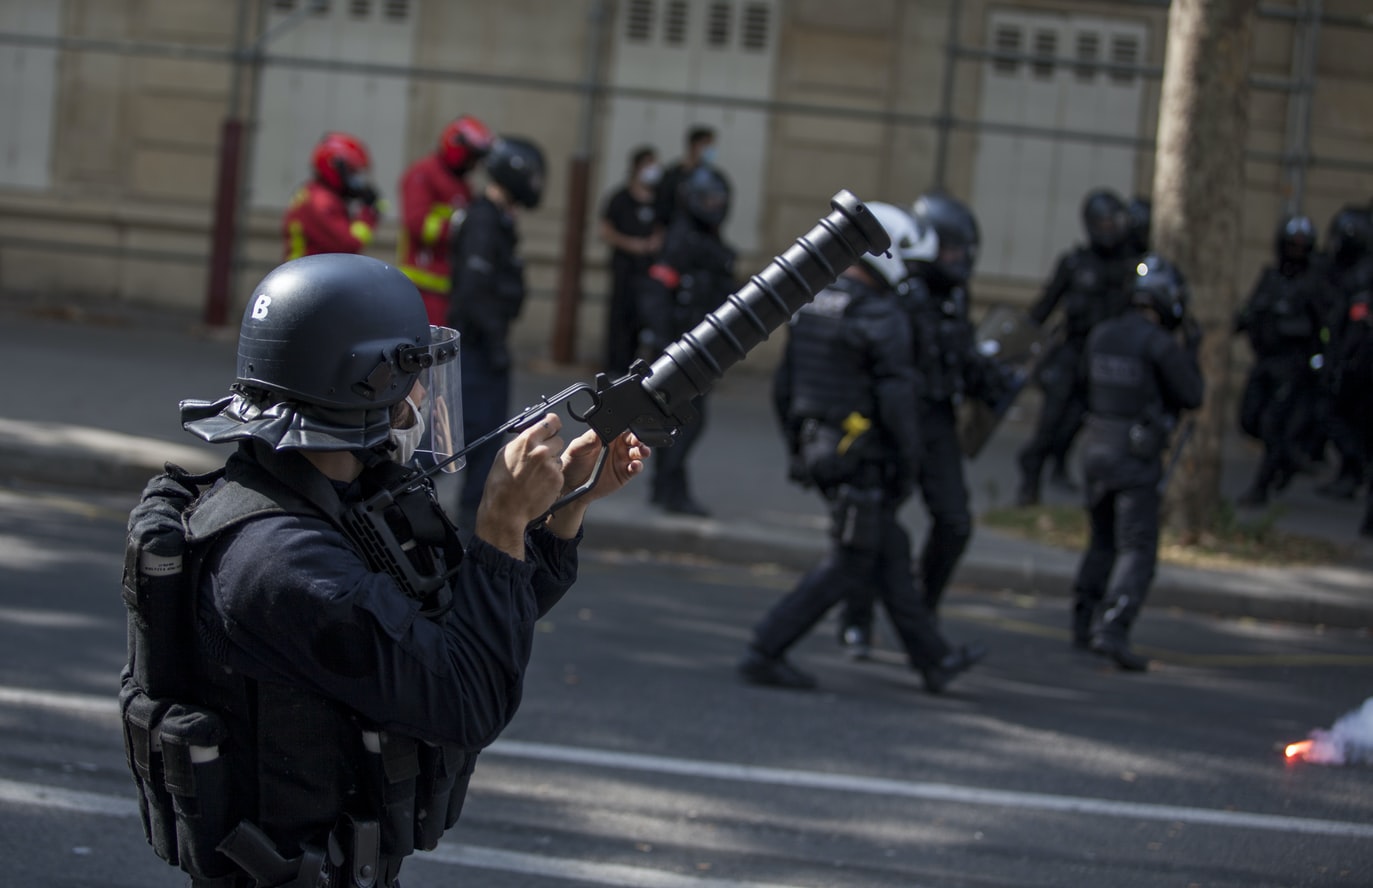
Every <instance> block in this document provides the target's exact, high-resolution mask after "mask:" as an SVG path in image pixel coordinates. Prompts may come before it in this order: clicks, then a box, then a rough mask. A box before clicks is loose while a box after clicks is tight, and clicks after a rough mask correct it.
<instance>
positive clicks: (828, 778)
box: [483, 740, 1373, 839]
mask: <svg viewBox="0 0 1373 888" xmlns="http://www.w3.org/2000/svg"><path fill="white" fill-rule="evenodd" d="M483 755H504V756H507V757H510V758H525V759H534V760H537V761H546V762H562V763H566V764H578V765H590V766H592V767H598V768H610V769H615V770H620V771H640V772H646V773H655V774H673V775H678V776H684V777H703V778H708V779H711V780H728V781H734V782H737V783H754V784H769V785H772V786H788V787H796V788H800V789H819V790H826V791H830V792H852V793H863V794H867V795H879V796H887V797H892V798H910V799H923V800H928V801H939V802H954V803H956V804H963V805H987V806H990V807H996V808H1020V809H1023V810H1030V811H1063V812H1068V813H1072V814H1094V815H1098V816H1103V817H1122V818H1128V819H1131V820H1159V821H1166V822H1169V823H1174V822H1178V821H1182V822H1184V823H1194V824H1207V825H1210V826H1226V827H1237V828H1241V829H1260V830H1271V831H1275V832H1282V833H1303V834H1306V835H1321V836H1343V837H1353V838H1370V839H1373V825H1371V824H1365V823H1351V822H1348V821H1343V820H1320V819H1317V818H1311V817H1288V816H1285V815H1281V814H1254V813H1248V812H1244V811H1222V810H1219V809H1215V808H1192V807H1187V806H1183V805H1154V804H1149V803H1147V802H1116V801H1111V800H1110V799H1093V798H1085V797H1082V796H1065V795H1055V794H1052V793H1039V792H1014V791H1010V790H1000V789H979V788H977V787H972V786H957V785H955V784H952V783H927V782H922V781H910V780H891V779H887V778H884V777H858V776H853V775H845V774H821V773H817V772H815V771H796V770H790V769H786V768H768V767H759V766H755V765H732V764H724V763H720V762H704V761H699V760H695V759H679V758H669V757H666V756H657V755H639V754H637V753H625V752H609V751H604V750H597V749H580V748H575V747H570V746H554V745H551V744H546V743H525V742H521V741H513V740H498V741H496V743H494V744H493V745H492V746H491V747H490V748H489V749H487V750H486V752H484V753H483Z"/></svg>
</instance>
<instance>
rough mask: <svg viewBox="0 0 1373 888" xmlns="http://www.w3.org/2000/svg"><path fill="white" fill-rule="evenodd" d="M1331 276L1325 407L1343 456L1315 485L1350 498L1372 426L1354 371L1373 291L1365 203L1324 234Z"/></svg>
mask: <svg viewBox="0 0 1373 888" xmlns="http://www.w3.org/2000/svg"><path fill="white" fill-rule="evenodd" d="M1326 255H1327V257H1328V263H1327V275H1328V282H1329V285H1330V288H1331V290H1332V295H1331V298H1332V309H1331V311H1330V314H1329V317H1328V324H1329V336H1328V340H1329V341H1328V345H1327V349H1326V368H1325V370H1324V376H1325V380H1326V390H1325V391H1324V393H1323V400H1322V406H1323V407H1324V411H1323V415H1324V418H1325V423H1324V426H1325V429H1326V432H1327V435H1328V437H1329V443H1331V444H1333V445H1334V448H1335V450H1336V451H1337V452H1338V453H1339V456H1340V467H1339V471H1338V473H1337V474H1336V476H1335V477H1334V478H1333V479H1331V480H1330V481H1329V482H1328V483H1326V484H1323V485H1321V486H1319V487H1317V488H1316V490H1317V492H1318V493H1322V494H1324V495H1326V496H1330V497H1334V498H1336V499H1351V498H1352V497H1353V496H1354V494H1355V493H1356V492H1357V491H1358V490H1359V488H1360V487H1361V486H1362V484H1363V482H1364V480H1365V472H1367V470H1368V456H1369V455H1368V454H1367V453H1366V448H1365V447H1364V445H1363V443H1362V439H1363V438H1364V437H1365V434H1366V429H1367V425H1368V419H1367V412H1368V410H1367V404H1368V389H1367V380H1364V379H1360V378H1359V376H1358V374H1357V373H1351V372H1350V369H1351V366H1350V362H1351V360H1352V359H1353V358H1354V357H1355V353H1356V352H1357V351H1358V348H1359V343H1358V335H1357V334H1359V333H1360V332H1361V330H1362V328H1361V327H1360V326H1359V323H1358V322H1359V320H1360V318H1359V317H1358V315H1360V313H1361V312H1363V311H1366V308H1363V307H1364V306H1367V305H1368V302H1369V297H1370V293H1373V216H1370V213H1369V210H1368V208H1366V207H1361V206H1348V207H1343V208H1341V209H1340V210H1339V211H1338V212H1337V213H1335V215H1334V216H1333V217H1332V218H1331V220H1330V226H1329V229H1328V232H1327V237H1326Z"/></svg>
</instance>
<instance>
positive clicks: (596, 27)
mask: <svg viewBox="0 0 1373 888" xmlns="http://www.w3.org/2000/svg"><path fill="white" fill-rule="evenodd" d="M1365 13H1366V3H1364V2H1361V0H1324V2H1319V0H1285V2H1282V0H1275V2H1260V3H1259V17H1258V22H1257V27H1256V31H1255V38H1254V39H1255V43H1254V65H1253V71H1252V77H1251V85H1252V89H1253V93H1252V100H1251V105H1250V107H1251V121H1250V134H1249V144H1248V146H1247V151H1248V161H1247V164H1246V170H1245V172H1246V180H1247V183H1248V185H1247V194H1246V204H1245V205H1246V218H1245V241H1246V248H1245V250H1244V251H1243V253H1242V255H1241V256H1239V257H1238V258H1237V262H1236V274H1237V275H1239V278H1238V281H1239V286H1240V288H1241V290H1244V289H1245V288H1247V287H1248V285H1249V284H1250V283H1251V282H1252V280H1253V279H1254V277H1255V276H1256V275H1257V272H1258V268H1259V266H1260V265H1261V264H1262V263H1263V262H1264V261H1266V259H1267V257H1268V250H1269V248H1270V244H1271V234H1272V231H1273V229H1274V226H1275V224H1276V222H1277V220H1278V217H1279V215H1280V214H1281V213H1283V212H1285V211H1290V210H1300V211H1302V212H1305V213H1307V214H1309V215H1311V216H1312V217H1313V218H1314V219H1315V220H1316V222H1317V225H1318V226H1319V227H1321V228H1324V225H1325V222H1326V220H1328V219H1329V218H1330V216H1331V215H1333V214H1334V212H1335V211H1336V210H1337V209H1339V208H1340V207H1341V206H1343V205H1344V204H1346V203H1359V204H1363V203H1366V202H1367V201H1368V199H1369V197H1370V195H1373V154H1371V153H1370V151H1369V150H1368V149H1369V147H1370V145H1373V117H1370V116H1369V115H1367V114H1366V113H1361V112H1362V109H1364V108H1367V107H1368V106H1369V105H1370V104H1373V56H1371V55H1370V54H1369V53H1366V52H1361V51H1360V49H1361V47H1363V46H1366V45H1367V43H1368V40H1369V38H1370V36H1373V22H1370V21H1369V20H1368V18H1367V17H1366V14H1365ZM1166 27H1167V3H1166V2H1160V0H1134V2H1129V0H1117V2H1102V0H962V2H960V0H863V2H861V3H843V4H840V3H833V2H829V0H506V2H503V3H500V4H489V3H477V2H475V0H232V2H230V0H48V2H44V3H35V2H30V0H0V78H3V80H4V82H5V84H6V89H5V90H3V91H0V113H3V115H4V119H5V120H6V121H7V125H6V127H4V128H3V131H0V295H3V296H4V297H5V298H24V299H30V300H38V301H43V302H47V303H57V304H63V303H66V302H71V301H75V302H81V303H84V304H92V303H93V304H95V305H99V304H101V303H105V302H128V303H137V304H140V305H149V306H156V307H166V308H168V309H170V310H175V311H179V312H185V313H187V314H188V315H201V314H205V313H206V307H207V301H208V300H209V298H210V294H211V292H212V290H213V289H214V286H213V285H214V279H215V277H216V274H218V275H220V277H221V278H223V277H224V273H223V270H224V269H227V272H228V276H227V279H226V282H225V283H224V297H223V298H224V299H225V300H226V302H227V304H226V305H224V306H222V307H223V309H224V311H223V312H221V318H220V320H221V321H222V320H223V318H227V323H229V324H234V323H235V322H236V320H237V317H238V314H239V313H240V312H241V310H242V303H243V300H244V299H245V298H246V296H247V293H248V291H249V290H250V289H251V287H252V285H253V283H254V282H256V280H257V279H259V278H260V277H261V276H262V274H264V273H265V272H266V271H267V270H268V269H270V268H271V267H272V266H273V265H274V264H275V263H276V262H277V261H278V260H279V257H280V249H281V247H280V236H279V233H278V230H279V219H280V213H281V209H282V208H283V207H284V205H285V202H286V200H287V199H288V198H289V196H290V194H291V192H292V190H293V189H294V188H295V187H296V186H297V185H298V184H299V183H300V182H301V181H303V180H304V179H305V177H306V175H307V172H308V158H309V152H310V147H311V146H312V145H313V143H314V141H315V140H316V139H317V138H318V137H319V135H320V134H321V133H322V132H323V131H325V130H326V129H343V130H349V131H352V132H355V133H356V134H357V135H359V136H361V137H362V138H364V139H365V140H366V141H367V142H368V143H369V145H370V146H371V148H372V151H373V155H374V168H375V169H374V173H375V178H376V181H377V183H378V185H379V187H380V188H381V190H382V191H383V196H384V197H390V198H392V199H394V197H395V192H396V181H397V178H398V176H399V174H400V171H401V170H402V169H403V168H404V166H405V165H406V164H407V163H408V162H409V161H411V160H413V159H414V158H415V157H418V156H419V155H420V154H422V153H424V152H427V151H430V150H432V149H433V147H434V143H435V140H436V138H437V134H438V132H439V130H440V129H441V127H442V126H443V124H444V123H446V122H447V121H448V120H450V119H452V118H453V117H455V116H456V115H458V114H462V113H470V114H475V115H476V116H478V117H480V118H481V119H483V120H484V121H485V122H487V123H488V125H490V126H491V127H492V128H493V129H494V130H496V131H498V132H504V133H509V134H518V135H522V136H526V137H529V138H532V139H534V140H536V141H537V142H539V143H540V144H541V145H542V146H543V147H544V150H545V152H546V155H547V158H548V160H549V164H550V170H549V180H548V186H547V189H546V193H545V200H544V203H543V205H542V206H541V207H540V208H539V209H538V210H537V211H535V212H532V213H529V214H527V215H526V216H525V217H524V219H523V220H522V223H521V225H522V230H523V232H524V240H523V245H524V250H525V253H526V256H527V258H528V261H529V267H530V278H531V285H532V288H533V291H534V299H533V300H532V305H531V307H530V310H529V311H528V312H527V314H526V317H525V318H524V319H523V320H522V322H521V327H520V330H519V332H518V336H519V338H520V340H521V341H522V342H523V343H525V348H526V350H527V351H528V352H529V353H530V354H536V353H539V352H540V351H542V350H544V349H546V348H547V346H548V342H549V337H550V336H551V335H566V336H572V337H574V338H575V341H574V343H573V350H574V352H575V354H576V355H578V356H582V357H588V356H593V355H596V354H598V353H599V351H600V344H599V331H600V329H601V324H600V309H601V304H602V301H603V295H604V292H605V275H604V265H605V258H606V249H605V247H604V246H603V245H602V244H600V243H598V242H597V241H596V240H595V238H594V235H593V232H594V220H595V218H596V215H597V212H598V209H599V204H600V201H601V200H602V198H603V197H604V195H605V194H606V193H608V192H609V190H610V189H612V188H613V187H614V186H615V185H616V184H618V182H619V181H620V180H621V179H622V177H623V176H624V173H625V168H626V165H627V157H628V154H629V152H630V151H631V150H632V149H633V148H634V147H636V146H638V145H641V144H651V145H654V146H656V147H657V148H658V151H659V153H660V155H661V156H663V158H664V159H665V160H671V159H674V158H675V157H677V156H678V155H679V154H680V153H681V151H682V149H683V144H682V143H683V136H684V134H685V131H686V129H687V128H688V127H690V126H691V125H693V124H698V123H704V124H709V125H712V126H714V127H715V128H716V129H717V130H718V132H719V164H720V166H721V167H722V168H723V169H724V170H725V171H726V172H727V173H728V174H729V176H730V178H731V180H732V182H733V185H734V189H735V202H734V210H733V213H732V217H731V220H730V222H729V225H728V227H727V230H726V235H727V237H728V239H729V240H731V241H732V242H733V243H734V244H735V245H736V246H738V247H739V249H740V251H741V254H742V259H741V268H740V271H741V273H748V272H751V271H753V270H755V269H756V268H758V267H760V266H761V265H762V264H763V263H765V262H766V261H767V260H768V259H770V258H771V257H772V256H773V255H775V254H776V253H777V252H780V251H781V250H783V249H785V248H786V247H787V246H788V245H789V244H790V243H791V240H792V239H793V238H794V237H795V236H797V235H799V234H801V233H803V232H804V231H806V230H808V229H809V227H810V226H811V225H812V224H813V223H814V222H815V220H816V219H817V218H818V217H819V216H821V215H823V214H824V213H825V212H827V211H828V198H829V197H830V195H832V194H833V193H834V192H835V191H837V190H838V189H840V188H847V189H849V190H851V191H853V192H854V193H855V194H857V195H858V196H859V197H860V198H863V199H866V200H887V201H891V202H896V203H905V202H909V201H911V200H913V199H914V198H915V196H916V195H918V194H919V193H921V192H922V191H924V190H927V189H932V188H942V189H944V190H946V191H948V192H950V193H952V194H954V195H955V196H958V197H960V198H962V199H964V200H966V201H967V202H968V203H969V204H970V205H972V207H973V208H974V209H975V211H976V212H977V214H978V217H979V220H980V223H981V228H982V240H983V246H982V254H981V258H980V262H979V267H978V274H977V278H976V281H975V289H976V292H977V298H978V300H979V302H980V303H981V304H983V305H986V304H990V303H993V302H1004V303H1011V304H1025V303H1027V302H1028V301H1030V300H1031V299H1033V298H1034V295H1035V293H1036V291H1037V289H1038V287H1039V286H1040V284H1041V283H1042V281H1043V279H1044V278H1045V277H1046V276H1047V275H1048V273H1049V271H1050V270H1051V268H1052V266H1053V262H1054V259H1055V257H1056V256H1057V254H1058V253H1059V252H1061V251H1062V250H1064V249H1066V248H1068V247H1069V246H1071V245H1072V244H1074V243H1075V242H1077V241H1079V240H1080V239H1081V237H1082V233H1081V226H1080V224H1079V221H1078V207H1079V203H1080V201H1081V198H1082V195H1083V194H1084V193H1085V192H1086V191H1087V190H1088V189H1090V188H1093V187H1096V186H1100V185H1106V186H1110V187H1113V188H1115V189H1117V190H1118V191H1120V192H1121V193H1122V194H1123V195H1125V196H1127V197H1128V196H1131V195H1134V194H1142V195H1147V194H1148V193H1149V191H1150V188H1151V180H1152V175H1153V164H1152V151H1153V148H1152V139H1153V135H1154V132H1155V128H1156V123H1157V116H1158V103H1159V91H1160V90H1159V88H1160V80H1161V73H1162V67H1163V56H1164V49H1165V43H1166ZM234 133H241V134H242V136H241V141H240V142H236V143H235V144H238V145H239V151H238V152H237V155H238V159H239V162H238V163H237V164H225V163H222V162H221V160H222V152H223V150H224V146H225V145H226V144H227V143H228V142H229V141H230V140H231V139H232V135H231V134H234ZM226 169H235V170H238V177H237V179H236V180H234V179H233V178H232V177H230V178H229V179H227V180H226V179H223V178H222V176H223V174H224V172H225V170H226ZM235 181H236V185H237V187H233V186H234V185H235ZM225 183H227V185H226V184H225ZM226 188H227V191H226ZM226 193H227V194H228V195H229V197H227V198H226V197H225V196H224V195H225V194H226ZM226 207H227V208H229V209H232V210H234V211H235V212H233V213H230V214H229V217H230V218H231V221H230V223H229V224H226V221H225V220H226V216H225V215H224V213H225V210H226ZM217 220H218V221H217ZM577 244H580V245H581V248H580V254H581V257H582V259H583V266H582V268H581V271H580V273H579V274H576V275H574V276H573V279H572V280H571V281H569V280H568V279H567V278H566V277H565V276H562V275H560V269H561V268H563V267H565V265H566V263H565V261H564V260H565V254H566V253H567V252H568V251H569V250H575V249H576V247H575V245H577ZM216 245H218V249H219V250H220V251H221V255H222V256H224V257H227V264H225V265H223V266H222V269H221V271H217V272H212V271H211V269H212V267H214V266H213V263H212V258H213V257H214V255H215V252H216ZM394 249H395V215H394V210H393V212H392V214H391V216H390V217H389V218H388V219H387V220H386V221H385V222H384V223H383V225H382V227H381V229H380V231H379V236H378V239H377V240H376V241H375V242H374V243H373V244H372V246H371V247H370V248H369V252H370V253H371V254H373V255H376V256H378V257H379V258H385V259H392V258H394ZM568 300H570V301H571V304H572V305H573V306H574V308H575V312H574V315H575V318H576V321H575V324H574V325H573V326H572V327H571V328H570V329H568V328H564V329H562V330H561V331H560V332H558V333H554V332H553V331H554V326H555V324H554V320H553V319H554V316H555V314H556V313H557V312H556V309H555V305H557V304H560V303H561V304H563V305H566V304H567V301H568Z"/></svg>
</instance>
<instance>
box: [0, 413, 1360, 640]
mask: <svg viewBox="0 0 1373 888" xmlns="http://www.w3.org/2000/svg"><path fill="white" fill-rule="evenodd" d="M165 462H174V463H176V464H178V465H180V466H181V467H183V468H185V469H187V470H188V471H191V472H206V471H210V470H212V469H215V468H218V467H219V465H220V464H221V463H222V458H221V454H219V453H217V452H214V451H208V450H203V449H198V448H195V447H188V446H185V445H180V444H175V443H172V442H167V441H161V440H150V439H147V438H142V437H137V436H132V435H124V434H120V433H118V432H108V431H103V430H100V429H92V428H88V427H84V426H73V425H66V424H62V423H48V422H20V421H15V420H7V419H0V477H4V478H12V479H22V480H25V481H30V482H35V483H44V484H55V485H61V486H80V487H90V488H94V489H99V490H107V491H113V492H127V493H129V494H131V495H133V496H137V495H138V493H140V492H141V491H142V490H143V488H144V486H145V485H146V484H147V482H148V479H149V478H151V477H152V476H153V475H156V474H158V473H159V472H161V471H163V464H164V463H165ZM587 538H588V540H589V541H590V544H591V545H592V546H595V547H596V548H603V549H616V550H620V551H636V550H645V551H652V552H660V553H672V554H678V555H686V556H694V557H700V558H710V559H713V560H716V561H721V562H725V563H729V564H776V565H779V566H782V567H784V568H789V569H792V570H796V571H804V570H807V569H809V568H810V567H812V566H813V565H814V564H815V563H816V561H817V560H818V559H819V558H820V557H821V554H822V553H823V552H824V551H825V550H826V548H827V546H828V540H827V538H826V536H825V535H824V534H823V533H821V532H800V531H798V532H794V533H786V532H782V531H777V530H770V529H768V528H766V527H760V526H758V525H756V524H750V523H746V522H738V521H736V522H722V521H717V520H711V519H697V518H687V517H676V516H672V515H663V514H661V513H658V512H656V511H653V510H651V509H649V508H648V507H647V506H643V505H639V504H638V503H637V502H635V501H632V500H631V501H625V502H617V501H616V500H613V499H612V500H607V501H605V502H604V503H600V504H598V505H597V508H596V509H595V510H593V511H592V512H591V514H590V516H589V517H588V519H587ZM1007 548H1018V549H1019V550H1020V552H1021V553H1022V555H1021V557H1019V558H1017V557H1015V556H1014V555H1010V556H1008V555H1006V554H1005V553H1004V550H1005V549H1007ZM989 549H993V550H994V549H1000V550H1002V551H1000V552H997V551H989ZM1039 549H1042V547H1038V546H1037V544H1034V543H1028V542H1026V541H1024V540H1018V539H1015V538H1012V537H1008V536H1005V535H1003V534H999V533H997V532H995V531H992V530H989V529H986V528H979V529H978V531H977V533H976V534H975V536H974V539H973V542H972V545H971V546H970V547H969V549H968V552H967V553H966V554H965V556H964V558H963V560H962V561H961V562H960V564H959V566H958V570H957V572H956V573H955V575H954V582H955V583H962V584H969V585H974V586H978V587H982V588H989V589H1014V590H1017V591H1019V592H1022V593H1026V594H1036V595H1046V596H1052V597H1056V598H1063V599H1064V600H1067V598H1068V597H1069V596H1070V595H1071V590H1072V586H1073V580H1074V577H1075V574H1076V562H1077V554H1076V553H1073V552H1069V551H1067V550H1059V549H1052V550H1050V549H1044V550H1043V551H1038V550H1039ZM1371 585H1373V584H1370V580H1369V577H1368V573H1367V572H1366V571H1362V570H1359V569H1357V568H1353V567H1346V566H1342V565H1325V566H1313V567H1302V568H1290V569H1285V570H1279V569H1272V568H1256V569H1254V570H1252V571H1233V570H1200V569H1196V568H1185V567H1178V566H1174V565H1167V564H1161V565H1159V568H1158V573H1157V575H1156V577H1155V579H1154V584H1153V586H1152V588H1151V590H1150V596H1149V604H1150V605H1151V606H1153V607H1169V608H1178V609H1180V610H1184V611H1192V612H1199V613H1210V614H1217V615H1222V616H1229V617H1249V618H1253V619H1260V620H1277V621H1286V622H1294V623H1304V624H1312V625H1325V626H1335V627H1341V628H1350V629H1367V628H1371V627H1373V589H1371V588H1370V586H1371ZM1351 590H1352V594H1351ZM1365 599H1366V600H1365Z"/></svg>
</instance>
